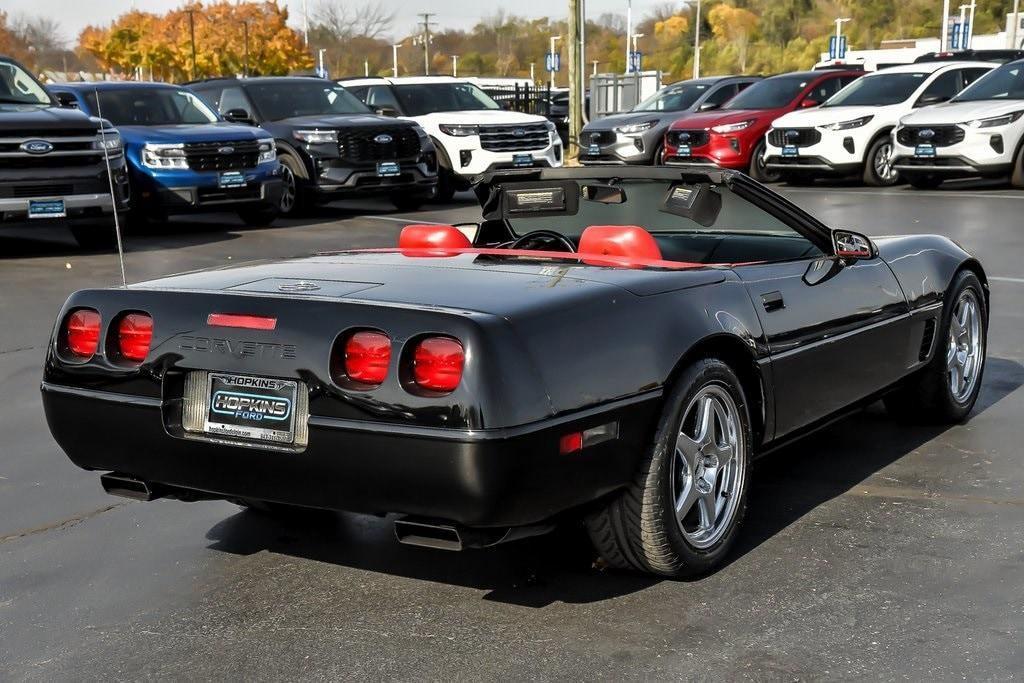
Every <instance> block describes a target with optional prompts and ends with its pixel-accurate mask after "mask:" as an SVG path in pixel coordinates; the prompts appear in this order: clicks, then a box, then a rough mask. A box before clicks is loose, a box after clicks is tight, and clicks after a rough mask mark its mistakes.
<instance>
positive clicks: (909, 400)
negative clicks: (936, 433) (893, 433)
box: [884, 270, 988, 423]
mask: <svg viewBox="0 0 1024 683" xmlns="http://www.w3.org/2000/svg"><path fill="white" fill-rule="evenodd" d="M964 297H970V298H971V300H972V301H973V302H974V303H975V304H976V305H977V311H978V316H979V320H978V332H979V334H980V339H979V350H978V352H977V353H978V354H980V355H978V356H977V359H978V360H977V362H978V365H977V366H976V369H975V371H976V376H975V377H974V379H973V383H972V385H971V389H970V391H969V393H967V394H966V395H961V396H960V397H957V396H956V395H954V392H953V388H952V378H951V376H950V370H949V363H950V356H949V349H950V346H951V332H952V330H951V325H952V319H953V314H954V311H955V310H956V309H957V307H958V305H959V304H960V302H961V300H962V298H964ZM933 345H934V346H935V351H934V352H933V356H932V359H931V360H930V361H929V362H928V364H927V365H926V366H925V367H923V368H921V369H920V370H918V371H917V372H915V373H914V374H913V375H912V376H911V377H909V378H908V379H906V380H905V381H904V382H903V384H902V385H901V386H900V387H899V388H898V389H896V390H895V391H893V392H892V393H890V394H888V395H887V396H886V397H885V398H884V403H885V406H886V409H887V410H888V411H889V412H890V413H891V414H893V415H894V416H896V417H899V418H904V419H911V420H914V421H923V422H932V423H957V422H961V421H962V420H963V419H964V418H966V417H967V416H968V415H969V414H970V412H971V410H973V409H974V404H975V403H976V402H977V400H978V394H979V393H980V391H981V383H982V379H983V376H984V374H985V352H986V349H987V346H988V306H987V302H986V300H985V291H984V289H983V288H982V286H981V282H980V281H979V280H978V276H977V275H975V274H974V273H973V272H971V271H969V270H961V271H960V272H959V273H957V275H956V277H955V278H954V279H953V282H952V284H950V286H949V290H948V296H947V297H946V305H945V306H944V307H943V309H942V318H941V319H940V321H939V325H938V327H937V328H936V330H935V341H934V342H933Z"/></svg>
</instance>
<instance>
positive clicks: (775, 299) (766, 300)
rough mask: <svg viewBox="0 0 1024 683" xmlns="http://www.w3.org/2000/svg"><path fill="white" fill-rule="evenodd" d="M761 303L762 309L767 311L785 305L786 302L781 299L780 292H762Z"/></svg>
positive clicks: (778, 308) (781, 307) (776, 309)
mask: <svg viewBox="0 0 1024 683" xmlns="http://www.w3.org/2000/svg"><path fill="white" fill-rule="evenodd" d="M761 303H762V304H764V310H766V311H768V312H769V313H771V312H772V311H778V310H780V309H783V308H785V307H786V302H785V301H783V300H782V292H768V293H767V294H762V295H761Z"/></svg>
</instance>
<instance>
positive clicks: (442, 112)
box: [340, 76, 562, 200]
mask: <svg viewBox="0 0 1024 683" xmlns="http://www.w3.org/2000/svg"><path fill="white" fill-rule="evenodd" d="M340 83H341V85H342V86H344V87H345V89H346V90H348V91H349V92H351V93H352V94H353V95H355V96H356V97H358V98H359V99H360V100H362V101H363V102H364V103H366V104H367V105H368V106H369V107H370V108H371V109H376V110H377V111H378V112H379V113H382V114H387V115H391V116H399V117H401V118H407V119H411V120H413V121H415V122H416V123H418V124H419V125H420V126H421V127H422V128H423V129H424V130H425V131H427V134H428V135H430V137H431V139H432V140H433V141H434V146H435V147H436V148H437V156H438V163H439V164H440V169H439V172H438V187H437V196H438V198H439V199H441V200H448V199H451V197H452V195H453V194H454V193H455V191H456V190H463V189H467V188H468V187H469V179H470V178H471V177H472V176H474V175H477V174H479V173H486V172H487V171H491V170H496V169H501V168H517V167H529V166H541V167H553V166H561V165H562V141H561V139H560V138H559V137H558V132H557V131H556V130H555V125H554V124H553V123H551V122H550V121H548V120H547V119H546V118H544V117H543V116H535V115H533V114H522V113H519V112H514V111H506V110H504V109H502V108H501V106H500V105H498V103H497V102H495V101H494V100H492V99H491V98H490V97H489V96H488V95H487V94H486V93H485V92H484V91H483V90H481V89H480V88H479V87H477V86H476V85H474V84H473V83H471V82H469V81H466V80H461V79H457V78H452V77H450V76H420V77H403V78H356V79H352V80H345V81H340Z"/></svg>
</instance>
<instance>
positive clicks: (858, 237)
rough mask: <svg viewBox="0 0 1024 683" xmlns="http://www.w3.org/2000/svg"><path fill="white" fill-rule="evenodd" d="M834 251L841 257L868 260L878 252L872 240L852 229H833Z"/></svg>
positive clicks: (852, 259)
mask: <svg viewBox="0 0 1024 683" xmlns="http://www.w3.org/2000/svg"><path fill="white" fill-rule="evenodd" d="M832 251H833V252H834V253H835V255H836V256H838V257H839V258H841V259H847V260H850V261H866V260H868V259H873V258H874V257H875V256H876V255H877V253H878V252H877V251H876V250H875V245H874V244H872V243H871V240H869V239H868V238H867V237H866V236H864V235H862V234H860V233H859V232H853V231H851V230H833V231H832Z"/></svg>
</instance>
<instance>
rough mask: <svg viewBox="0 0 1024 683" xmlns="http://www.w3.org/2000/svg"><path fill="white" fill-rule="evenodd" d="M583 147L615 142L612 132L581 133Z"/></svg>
mask: <svg viewBox="0 0 1024 683" xmlns="http://www.w3.org/2000/svg"><path fill="white" fill-rule="evenodd" d="M582 137H583V145H584V146H586V145H610V144H611V143H613V142H615V131H614V130H593V131H591V130H588V131H586V132H584V133H583V136H582Z"/></svg>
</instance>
